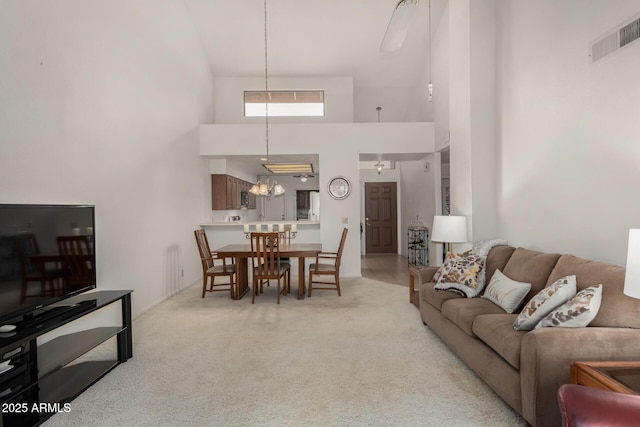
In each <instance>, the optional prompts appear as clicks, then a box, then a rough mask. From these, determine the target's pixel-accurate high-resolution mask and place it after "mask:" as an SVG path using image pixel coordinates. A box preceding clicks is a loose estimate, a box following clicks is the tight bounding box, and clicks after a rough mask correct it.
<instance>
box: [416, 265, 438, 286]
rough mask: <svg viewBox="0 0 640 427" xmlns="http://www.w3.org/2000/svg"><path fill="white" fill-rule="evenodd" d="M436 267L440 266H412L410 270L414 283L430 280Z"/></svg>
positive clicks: (436, 269)
mask: <svg viewBox="0 0 640 427" xmlns="http://www.w3.org/2000/svg"><path fill="white" fill-rule="evenodd" d="M438 268H440V267H423V268H412V269H411V272H412V274H413V275H414V277H415V280H416V283H418V284H422V283H428V282H430V281H431V279H433V276H434V275H435V274H436V271H438Z"/></svg>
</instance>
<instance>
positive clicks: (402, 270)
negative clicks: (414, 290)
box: [361, 254, 409, 287]
mask: <svg viewBox="0 0 640 427" xmlns="http://www.w3.org/2000/svg"><path fill="white" fill-rule="evenodd" d="M361 265H362V277H366V278H367V279H373V280H379V281H381V282H387V283H393V284H395V285H401V286H406V287H409V265H408V262H407V258H406V257H403V256H401V255H397V254H368V255H362V256H361Z"/></svg>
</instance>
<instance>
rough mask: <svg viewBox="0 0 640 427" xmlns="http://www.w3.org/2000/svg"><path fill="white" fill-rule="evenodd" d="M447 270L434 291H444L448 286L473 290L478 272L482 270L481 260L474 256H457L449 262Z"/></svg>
mask: <svg viewBox="0 0 640 427" xmlns="http://www.w3.org/2000/svg"><path fill="white" fill-rule="evenodd" d="M450 261H451V262H450V266H449V269H448V270H446V271H445V272H443V273H442V275H441V276H440V278H439V279H438V283H437V284H436V286H435V289H440V290H442V289H444V288H446V287H447V286H448V285H450V284H455V285H462V286H466V287H469V288H472V289H475V288H476V286H477V284H478V282H477V276H478V271H480V269H481V268H482V265H483V262H482V258H480V257H479V256H476V255H466V256H459V257H456V258H453V259H452V260H450Z"/></svg>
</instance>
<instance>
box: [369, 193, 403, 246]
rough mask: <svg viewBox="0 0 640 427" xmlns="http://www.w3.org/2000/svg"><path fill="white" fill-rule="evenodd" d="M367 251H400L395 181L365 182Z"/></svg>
mask: <svg viewBox="0 0 640 427" xmlns="http://www.w3.org/2000/svg"><path fill="white" fill-rule="evenodd" d="M364 195H365V200H364V211H365V239H366V252H367V253H368V254H374V253H398V207H397V186H396V183H395V182H365V184H364Z"/></svg>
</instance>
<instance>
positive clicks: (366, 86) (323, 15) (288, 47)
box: [184, 0, 445, 173]
mask: <svg viewBox="0 0 640 427" xmlns="http://www.w3.org/2000/svg"><path fill="white" fill-rule="evenodd" d="M397 1H398V0H267V40H268V70H269V76H270V77H352V78H353V85H354V109H355V111H354V116H355V117H363V116H364V115H366V117H367V119H366V120H370V121H374V120H376V114H377V113H376V111H375V107H376V106H383V109H382V121H404V120H406V121H411V120H412V119H411V118H410V117H406V116H404V117H402V116H401V114H406V112H407V111H410V110H411V106H412V101H413V100H412V99H409V97H410V96H418V95H415V93H417V92H418V91H417V90H416V88H418V89H419V90H420V93H426V87H422V88H421V87H420V85H423V86H424V85H425V73H426V72H427V71H426V70H427V58H428V49H429V34H428V33H429V0H419V2H418V4H417V6H416V8H415V13H414V16H413V18H412V21H411V24H410V27H409V31H408V33H407V36H406V38H405V41H404V45H403V46H402V48H401V49H400V50H397V51H394V52H388V53H382V52H380V44H381V42H382V39H383V36H384V34H385V31H386V29H387V25H388V23H389V20H390V18H391V16H392V14H393V11H394V8H395V6H396V4H397ZM431 1H432V12H431V15H432V17H431V21H432V23H435V22H437V20H438V19H439V18H438V17H439V16H440V15H441V14H442V10H443V8H444V4H445V2H444V1H440V0H431ZM184 2H185V4H186V6H187V8H188V10H189V13H190V15H191V17H192V19H193V22H194V25H195V27H196V29H197V31H198V35H199V37H200V39H201V42H202V45H203V47H204V51H205V55H206V56H207V58H208V61H209V63H210V65H211V69H212V73H213V74H214V76H216V77H256V76H260V77H261V76H264V71H265V64H264V59H265V57H264V48H265V27H264V1H263V0H226V1H223V0H184ZM434 25H435V24H434ZM359 99H366V100H367V102H364V101H361V102H358V100H359ZM399 104H404V105H403V106H401V105H399ZM387 106H392V109H394V110H395V111H402V113H398V114H396V115H395V116H394V117H391V118H390V115H391V113H390V109H389V108H387ZM358 109H360V111H359V110H358ZM423 119H424V118H423ZM356 121H357V120H356ZM376 156H377V157H379V156H378V155H376ZM365 157H366V155H365ZM385 159H386V160H402V158H400V157H399V158H395V157H394V156H393V155H390V154H387V155H385ZM298 160H299V159H296V158H284V159H281V161H298ZM233 161H238V162H249V163H251V162H253V163H254V164H258V165H259V163H257V162H256V160H255V159H243V158H236V159H234V160H233ZM262 172H263V170H262V168H261V166H257V170H256V173H262Z"/></svg>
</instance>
